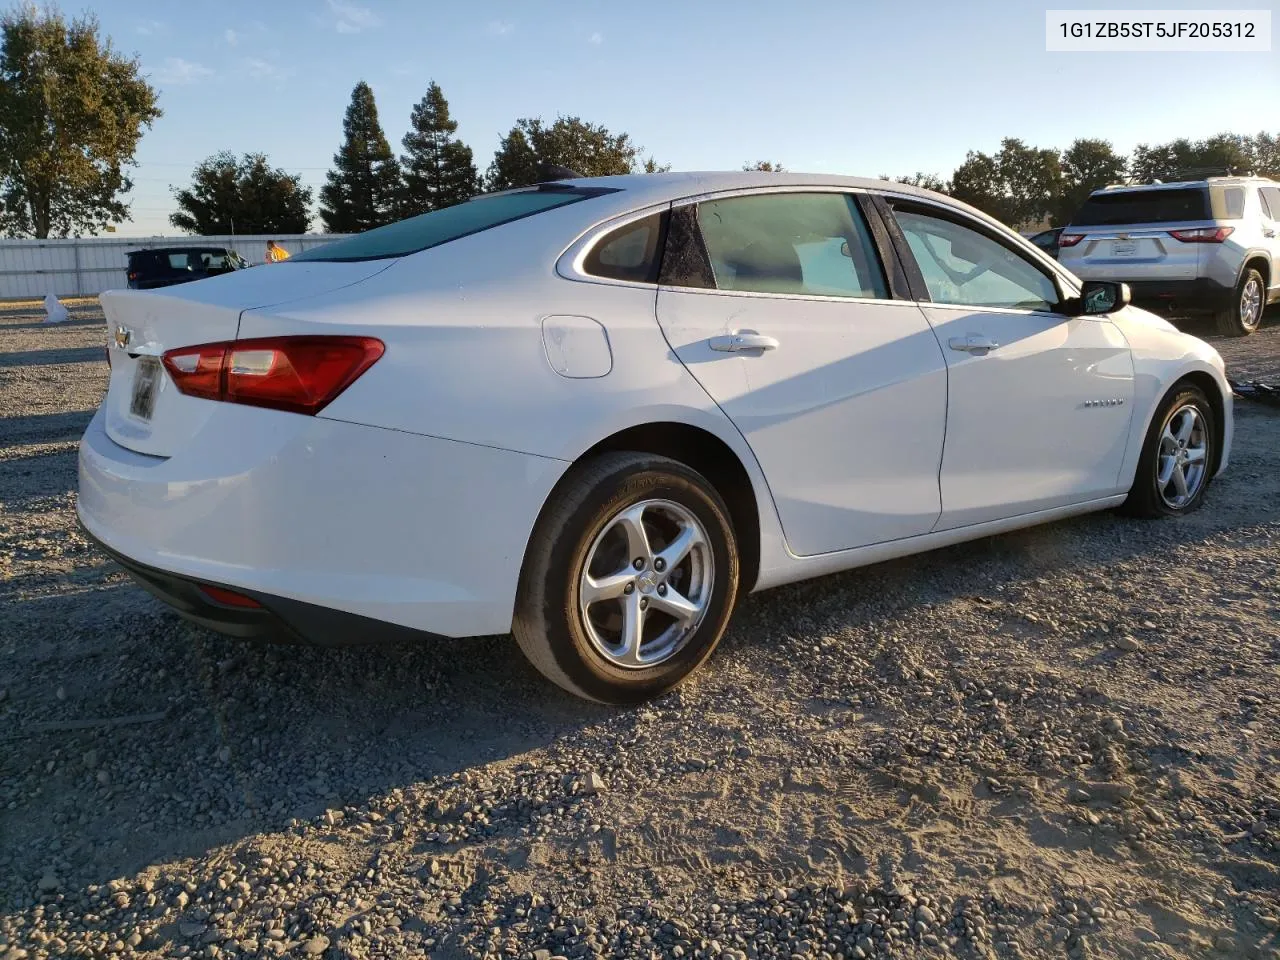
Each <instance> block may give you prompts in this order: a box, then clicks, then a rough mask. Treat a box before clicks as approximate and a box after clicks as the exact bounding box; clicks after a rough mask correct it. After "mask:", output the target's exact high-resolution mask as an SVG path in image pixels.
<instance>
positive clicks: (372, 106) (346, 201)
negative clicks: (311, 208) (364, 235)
mask: <svg viewBox="0 0 1280 960" xmlns="http://www.w3.org/2000/svg"><path fill="white" fill-rule="evenodd" d="M342 134H343V139H342V146H341V147H340V148H339V149H338V152H337V153H336V154H334V157H333V165H334V169H332V170H330V171H329V174H328V176H327V178H326V181H325V185H324V186H323V187H321V188H320V219H321V220H323V221H324V225H325V229H326V230H329V231H330V232H332V233H359V232H361V231H363V230H368V229H370V228H372V227H380V226H382V225H383V224H387V223H393V222H394V221H396V220H398V219H400V215H401V210H402V209H403V206H404V203H403V193H404V182H403V179H402V178H401V176H400V164H399V163H397V162H396V158H395V155H394V154H392V152H391V145H390V144H389V143H387V137H386V134H384V133H383V132H382V125H381V124H380V123H379V122H378V105H377V104H376V103H374V100H373V90H371V89H370V88H369V85H368V84H367V83H365V82H364V81H363V80H361V81H360V82H359V83H357V84H356V86H355V89H354V90H352V91H351V103H350V104H348V106H347V113H346V116H345V117H344V118H343V121H342Z"/></svg>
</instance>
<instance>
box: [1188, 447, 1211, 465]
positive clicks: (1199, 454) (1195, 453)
mask: <svg viewBox="0 0 1280 960" xmlns="http://www.w3.org/2000/svg"><path fill="white" fill-rule="evenodd" d="M1206 452H1207V451H1206V450H1205V448H1204V447H1187V463H1199V462H1200V461H1202V460H1203V459H1204V458H1205V454H1206Z"/></svg>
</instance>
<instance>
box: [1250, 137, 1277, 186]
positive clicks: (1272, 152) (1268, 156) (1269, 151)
mask: <svg viewBox="0 0 1280 960" xmlns="http://www.w3.org/2000/svg"><path fill="white" fill-rule="evenodd" d="M1253 158H1254V167H1253V172H1254V173H1256V174H1257V175H1258V176H1260V177H1271V178H1272V179H1273V180H1274V179H1277V178H1280V136H1276V135H1274V134H1270V133H1266V132H1265V131H1264V132H1262V133H1260V134H1258V135H1257V136H1256V137H1254V138H1253Z"/></svg>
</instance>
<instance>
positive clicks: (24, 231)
mask: <svg viewBox="0 0 1280 960" xmlns="http://www.w3.org/2000/svg"><path fill="white" fill-rule="evenodd" d="M98 31H99V25H98V21H97V20H96V19H95V18H93V17H92V16H84V17H81V18H80V19H77V20H74V21H72V22H71V23H68V22H67V21H66V20H65V19H64V18H63V16H62V14H61V13H60V12H58V11H57V10H56V9H54V8H45V10H44V11H43V12H41V11H39V10H37V9H36V8H35V7H34V6H32V7H25V8H20V9H17V10H14V11H11V12H10V13H7V14H5V15H4V17H3V18H2V19H0V196H2V197H3V204H2V205H0V211H2V212H0V228H2V229H3V230H4V231H5V232H6V233H7V234H9V235H10V236H27V235H34V236H35V237H38V238H40V239H44V238H47V237H50V236H67V235H69V234H71V233H73V232H75V233H81V232H84V233H88V234H96V233H97V232H98V231H99V230H100V229H102V228H103V227H105V226H107V225H108V224H109V223H112V222H113V221H119V220H123V219H125V218H126V217H127V216H128V215H129V206H128V204H126V203H124V202H123V201H122V200H121V199H120V197H121V195H123V194H125V193H128V191H129V190H130V189H132V187H133V183H132V182H131V181H130V179H129V177H128V176H127V175H126V174H125V168H126V167H129V166H133V165H134V160H133V155H134V152H135V151H136V150H137V147H138V141H139V140H140V139H141V138H142V129H143V127H150V126H151V125H152V123H154V122H155V120H156V119H157V118H158V117H159V116H160V109H159V108H158V107H157V106H156V91H155V90H154V89H152V87H151V86H150V85H149V84H148V83H147V82H146V81H145V80H144V79H143V78H142V76H141V75H140V73H139V65H138V60H137V58H136V57H125V56H124V55H122V54H120V53H118V52H117V51H116V50H114V49H113V48H112V46H111V40H110V38H106V39H103V38H102V37H100V36H99V32H98Z"/></svg>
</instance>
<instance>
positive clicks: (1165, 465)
mask: <svg viewBox="0 0 1280 960" xmlns="http://www.w3.org/2000/svg"><path fill="white" fill-rule="evenodd" d="M1177 466H1178V460H1177V458H1176V457H1174V456H1172V455H1169V456H1163V457H1161V458H1160V472H1159V473H1158V474H1156V482H1157V483H1158V484H1160V489H1161V490H1163V489H1164V488H1165V487H1167V486H1168V485H1169V481H1170V480H1172V479H1173V471H1174V470H1175V469H1176V468H1177Z"/></svg>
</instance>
